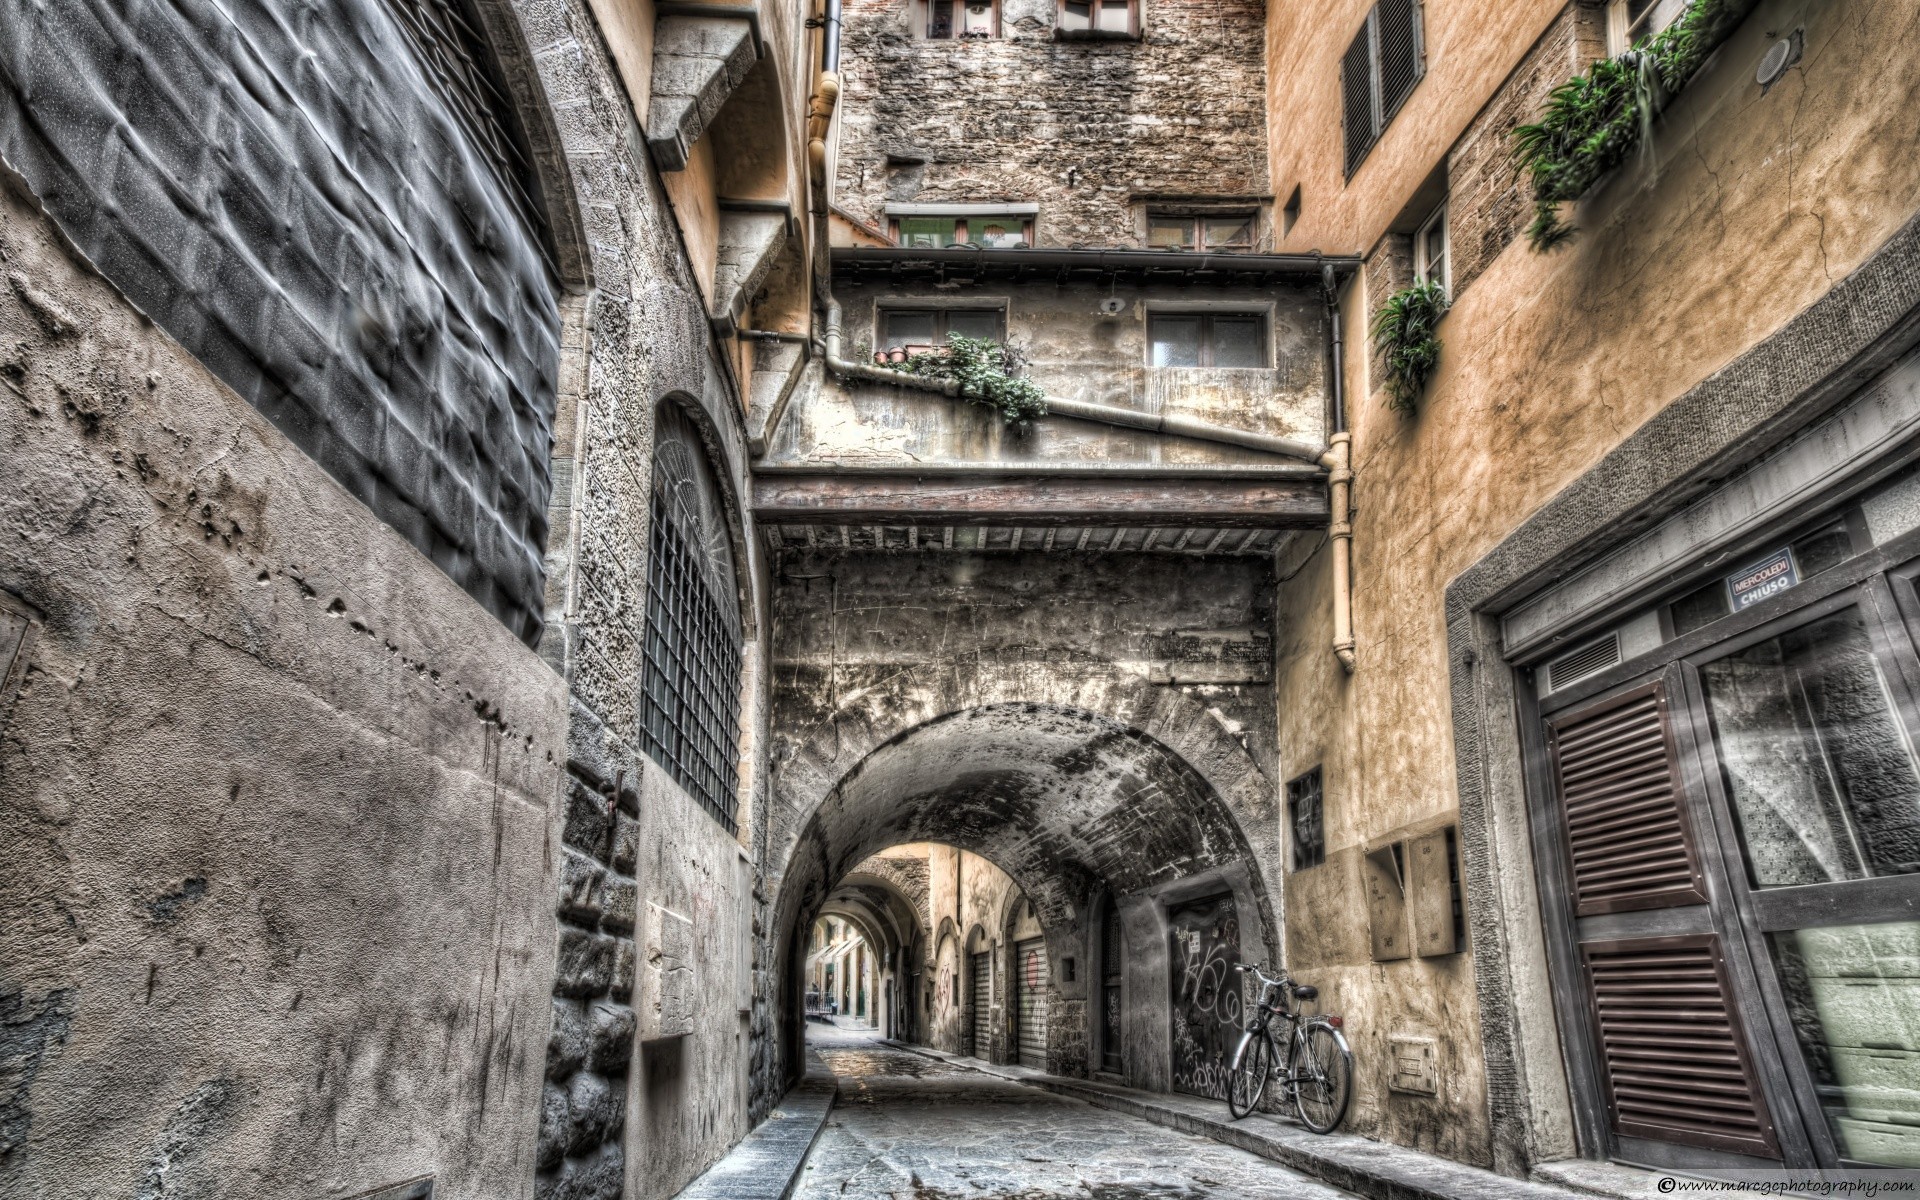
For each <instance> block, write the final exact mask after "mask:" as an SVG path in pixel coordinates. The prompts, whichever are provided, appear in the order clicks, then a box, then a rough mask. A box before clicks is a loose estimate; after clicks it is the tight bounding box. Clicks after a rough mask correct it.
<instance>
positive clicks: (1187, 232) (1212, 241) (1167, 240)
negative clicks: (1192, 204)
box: [1147, 213, 1257, 250]
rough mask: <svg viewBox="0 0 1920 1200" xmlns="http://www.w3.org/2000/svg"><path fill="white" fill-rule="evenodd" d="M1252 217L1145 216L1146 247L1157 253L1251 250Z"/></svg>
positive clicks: (1250, 215) (1231, 215) (1242, 215)
mask: <svg viewBox="0 0 1920 1200" xmlns="http://www.w3.org/2000/svg"><path fill="white" fill-rule="evenodd" d="M1256 221H1257V217H1256V215H1255V214H1253V213H1230V214H1225V215H1214V216H1180V215H1174V214H1168V213H1149V214H1147V245H1149V246H1151V247H1153V248H1154V249H1156V250H1251V249H1253V231H1254V225H1255V223H1256Z"/></svg>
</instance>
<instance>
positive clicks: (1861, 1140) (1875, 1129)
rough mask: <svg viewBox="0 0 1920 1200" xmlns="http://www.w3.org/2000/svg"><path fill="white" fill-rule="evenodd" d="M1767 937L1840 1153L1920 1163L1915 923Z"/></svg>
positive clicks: (1919, 956) (1919, 953) (1919, 985)
mask: <svg viewBox="0 0 1920 1200" xmlns="http://www.w3.org/2000/svg"><path fill="white" fill-rule="evenodd" d="M1767 940H1768V941H1769V942H1770V943H1771V945H1772V948H1773V961H1774V966H1775V967H1777V968H1778V969H1779V972H1780V987H1781V990H1782V991H1783V992H1784V993H1785V994H1786V1000H1787V1013H1788V1015H1789V1016H1790V1017H1791V1018H1792V1020H1793V1030H1794V1033H1795V1034H1796V1035H1797V1036H1798V1038H1799V1041H1800V1049H1801V1052H1802V1053H1804V1054H1805V1055H1806V1057H1807V1068H1808V1070H1809V1071H1810V1072H1811V1073H1812V1075H1813V1082H1814V1090H1815V1092H1816V1093H1817V1094H1818V1096H1819V1098H1820V1107H1821V1109H1822V1110H1823V1111H1824V1112H1825V1113H1826V1116H1827V1123H1828V1124H1829V1125H1831V1126H1832V1127H1833V1137H1834V1141H1835V1142H1836V1143H1838V1145H1839V1149H1840V1156H1841V1157H1842V1158H1845V1159H1849V1160H1852V1161H1855V1162H1867V1163H1878V1164H1881V1165H1885V1166H1890V1167H1920V924H1916V923H1914V922H1912V921H1902V922H1897V923H1890V924H1886V925H1845V926H1835V927H1832V928H1828V929H1797V930H1793V931H1791V932H1788V933H1775V934H1769V935H1768V938H1767Z"/></svg>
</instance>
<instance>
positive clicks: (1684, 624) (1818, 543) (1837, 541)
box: [1672, 521, 1853, 637]
mask: <svg viewBox="0 0 1920 1200" xmlns="http://www.w3.org/2000/svg"><path fill="white" fill-rule="evenodd" d="M1791 549H1792V550H1793V565H1794V569H1795V571H1796V572H1797V573H1798V576H1799V578H1800V579H1803V580H1805V579H1812V578H1813V577H1814V576H1815V575H1818V574H1820V573H1821V572H1822V571H1827V570H1831V569H1832V568H1834V567H1837V566H1839V565H1840V564H1841V563H1843V562H1845V561H1846V560H1847V559H1849V558H1851V557H1853V536H1852V535H1851V534H1849V533H1848V532H1847V524H1846V522H1845V521H1835V522H1833V523H1832V524H1831V525H1827V526H1824V527H1822V528H1820V529H1816V530H1814V531H1813V532H1812V533H1809V534H1807V535H1806V536H1805V537H1802V538H1801V539H1800V540H1799V541H1796V542H1794V543H1793V545H1792V547H1791ZM1732 611H1733V607H1732V605H1731V603H1729V601H1728V599H1727V583H1726V580H1725V579H1716V580H1714V581H1713V582H1712V583H1709V584H1707V585H1705V586H1704V587H1700V588H1697V589H1696V590H1694V591H1692V592H1689V593H1687V594H1686V595H1685V596H1682V597H1681V598H1680V599H1678V600H1675V601H1674V602H1673V608H1672V616H1673V632H1674V636H1675V637H1678V636H1680V635H1681V634H1686V633H1692V632H1693V631H1694V630H1696V629H1698V628H1700V627H1701V626H1702V625H1705V624H1706V623H1707V622H1709V621H1713V620H1717V619H1719V618H1721V617H1724V616H1726V615H1727V614H1728V613H1729V612H1732Z"/></svg>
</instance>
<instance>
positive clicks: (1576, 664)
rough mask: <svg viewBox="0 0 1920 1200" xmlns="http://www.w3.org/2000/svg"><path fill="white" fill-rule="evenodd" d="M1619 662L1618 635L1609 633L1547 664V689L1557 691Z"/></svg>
mask: <svg viewBox="0 0 1920 1200" xmlns="http://www.w3.org/2000/svg"><path fill="white" fill-rule="evenodd" d="M1619 662H1620V635H1619V634H1618V633H1609V634H1608V635H1607V636H1605V637H1603V638H1599V639H1597V640H1595V641H1591V642H1588V643H1587V644H1586V645H1584V646H1582V647H1580V648H1579V649H1578V650H1575V651H1573V652H1572V653H1569V654H1564V655H1561V656H1560V657H1559V658H1556V659H1554V660H1553V661H1552V662H1550V663H1548V664H1547V690H1549V691H1554V692H1557V691H1559V690H1560V689H1561V688H1563V687H1566V686H1567V685H1569V684H1572V683H1578V682H1579V681H1580V680H1582V679H1585V678H1586V677H1587V676H1589V675H1598V674H1599V673H1600V672H1602V671H1604V670H1606V669H1607V668H1608V667H1611V666H1615V665H1617V664H1618V663H1619Z"/></svg>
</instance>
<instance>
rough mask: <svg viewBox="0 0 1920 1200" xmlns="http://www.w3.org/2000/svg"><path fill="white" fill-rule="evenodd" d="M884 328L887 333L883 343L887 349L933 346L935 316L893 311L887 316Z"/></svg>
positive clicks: (884, 335) (921, 312)
mask: <svg viewBox="0 0 1920 1200" xmlns="http://www.w3.org/2000/svg"><path fill="white" fill-rule="evenodd" d="M884 326H885V330H886V332H885V333H884V334H882V336H881V342H882V345H883V348H885V349H888V350H892V349H893V348H895V347H896V346H931V345H932V344H933V314H932V313H930V312H923V311H919V310H911V311H910V310H906V309H893V310H891V311H889V312H888V313H887V314H886V319H885V321H884Z"/></svg>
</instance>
